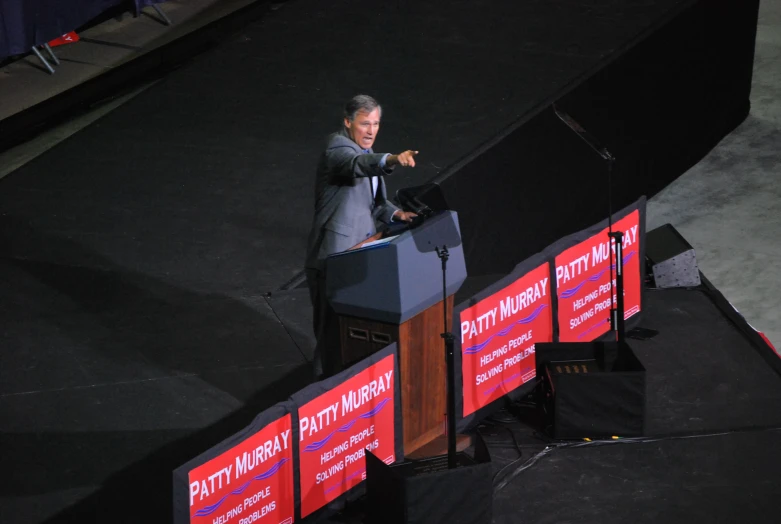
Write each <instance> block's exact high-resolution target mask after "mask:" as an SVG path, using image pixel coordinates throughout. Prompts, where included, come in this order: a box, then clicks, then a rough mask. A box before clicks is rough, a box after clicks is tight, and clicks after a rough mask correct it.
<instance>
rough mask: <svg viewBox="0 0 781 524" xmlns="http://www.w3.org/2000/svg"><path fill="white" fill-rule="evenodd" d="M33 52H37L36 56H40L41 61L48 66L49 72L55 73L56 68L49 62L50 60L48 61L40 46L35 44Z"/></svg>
mask: <svg viewBox="0 0 781 524" xmlns="http://www.w3.org/2000/svg"><path fill="white" fill-rule="evenodd" d="M33 53H35V56H37V57H38V59H39V60H40V61H41V63H42V64H43V65H44V67H46V69H48V70H49V74H51V75H53V74H54V68H53V67H52V66H51V64H49V62H47V61H46V59H45V58H44V57H43V55H42V54H41V52H40V51H38V48H37V47H35V46H33Z"/></svg>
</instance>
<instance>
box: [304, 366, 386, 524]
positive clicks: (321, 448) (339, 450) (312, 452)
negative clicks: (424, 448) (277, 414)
mask: <svg viewBox="0 0 781 524" xmlns="http://www.w3.org/2000/svg"><path fill="white" fill-rule="evenodd" d="M394 365H395V360H394V355H388V356H387V357H385V358H384V359H382V360H380V361H379V362H377V363H376V364H373V365H371V366H370V367H369V368H367V369H365V370H364V371H361V372H360V373H358V374H357V375H355V376H354V377H352V378H350V379H348V380H346V381H345V382H343V383H341V384H339V385H338V386H336V387H335V388H333V389H331V390H330V391H328V392H327V393H323V394H322V395H320V396H319V397H317V398H315V399H314V400H312V401H310V402H308V403H307V404H305V405H304V406H301V407H300V408H299V409H298V417H299V429H300V442H299V459H300V460H299V463H300V480H301V517H306V516H307V515H309V514H310V513H312V512H314V511H316V510H318V509H319V508H321V507H323V506H325V505H326V504H327V503H328V502H331V501H332V500H334V499H335V498H336V497H338V496H339V495H341V494H342V493H345V492H346V491H348V490H349V489H350V488H352V487H353V486H356V485H357V484H360V483H361V482H362V481H363V480H364V479H365V478H366V459H365V457H364V452H365V451H364V450H365V449H367V448H368V449H369V450H371V452H372V453H374V454H375V455H377V456H378V457H380V458H382V459H384V460H385V462H386V463H387V464H390V463H392V462H394V461H395V460H396V457H395V456H394V450H395V445H394V438H395V433H394V407H393V404H394V402H393V393H394V378H393V374H394V373H395V369H394Z"/></svg>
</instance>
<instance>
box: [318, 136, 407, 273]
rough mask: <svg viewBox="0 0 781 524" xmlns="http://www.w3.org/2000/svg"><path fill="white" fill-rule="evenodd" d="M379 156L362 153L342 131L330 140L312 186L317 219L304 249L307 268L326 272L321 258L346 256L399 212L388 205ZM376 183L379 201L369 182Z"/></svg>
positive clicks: (388, 170) (386, 169) (372, 153)
mask: <svg viewBox="0 0 781 524" xmlns="http://www.w3.org/2000/svg"><path fill="white" fill-rule="evenodd" d="M383 156H384V155H383V154H379V153H374V152H372V151H371V150H369V153H364V151H363V150H362V149H361V148H360V146H358V144H356V143H355V142H353V141H352V140H351V139H350V137H349V136H348V135H347V132H346V131H345V130H342V131H341V132H338V133H334V134H332V135H331V136H329V137H328V145H327V146H326V149H325V151H324V152H323V154H322V155H321V156H320V162H319V164H318V166H317V179H316V181H315V216H314V220H313V221H312V230H311V231H310V233H309V242H308V245H307V255H306V267H307V268H311V269H319V270H322V269H324V266H325V258H326V257H327V256H328V255H330V254H332V253H338V252H340V251H346V250H348V249H350V248H351V247H353V246H354V245H356V244H358V243H359V242H361V241H362V240H366V238H367V237H370V236H372V235H373V234H374V233H376V232H377V229H376V222H377V221H379V222H384V223H390V221H391V216H393V213H394V212H395V211H396V210H397V209H398V208H397V207H396V206H394V205H393V204H392V203H391V202H389V201H388V200H387V192H386V189H385V181H384V180H383V178H382V176H383V175H389V174H391V173H392V171H393V170H392V169H388V168H385V169H383V168H381V167H380V160H382V157H383ZM373 176H377V177H378V185H377V196H376V197H375V196H374V195H372V184H371V177H373Z"/></svg>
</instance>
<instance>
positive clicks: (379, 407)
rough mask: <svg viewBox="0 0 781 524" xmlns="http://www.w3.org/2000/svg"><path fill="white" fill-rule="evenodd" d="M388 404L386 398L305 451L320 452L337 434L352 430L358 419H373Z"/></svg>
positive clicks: (308, 445) (388, 400)
mask: <svg viewBox="0 0 781 524" xmlns="http://www.w3.org/2000/svg"><path fill="white" fill-rule="evenodd" d="M388 402H390V398H385V399H383V400H382V402H380V403H379V404H377V407H376V408H374V409H372V410H371V411H367V412H366V413H364V414H363V415H358V416H357V417H355V418H354V419H353V420H351V421H350V422H348V423H347V424H345V425H344V426H342V427H340V428H339V429H337V430H335V431H332V432H331V434H330V435H328V436H327V437H325V438H324V439H323V440H319V441H317V442H312V443H311V444H307V446H306V447H305V448H304V451H306V452H312V451H318V450H319V449H320V448H322V447H323V446H325V445H326V443H327V442H328V441H329V440H331V438H332V437H333V436H334V435H336V434H337V433H344V432H345V431H347V430H348V429H350V428H351V427H353V425H354V424H355V423H356V422H358V419H361V418H371V417H373V416H374V415H376V414H377V413H379V412H380V411H381V410H382V408H384V407H385V404H387V403H388Z"/></svg>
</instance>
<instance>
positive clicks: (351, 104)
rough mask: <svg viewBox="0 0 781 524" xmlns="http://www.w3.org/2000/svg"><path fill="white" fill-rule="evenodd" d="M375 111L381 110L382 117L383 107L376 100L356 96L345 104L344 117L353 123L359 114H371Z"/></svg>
mask: <svg viewBox="0 0 781 524" xmlns="http://www.w3.org/2000/svg"><path fill="white" fill-rule="evenodd" d="M375 109H379V110H380V116H382V106H380V103H379V102H377V101H376V100H375V99H374V98H372V97H370V96H369V95H355V96H354V97H352V98H351V99H350V100H349V101H348V102H347V104H345V106H344V117H345V118H346V119H347V120H349V121H350V122H352V121H353V120H355V116H356V115H357V114H358V113H359V112H361V111H366V112H367V113H371V112H372V111H374V110H375Z"/></svg>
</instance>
